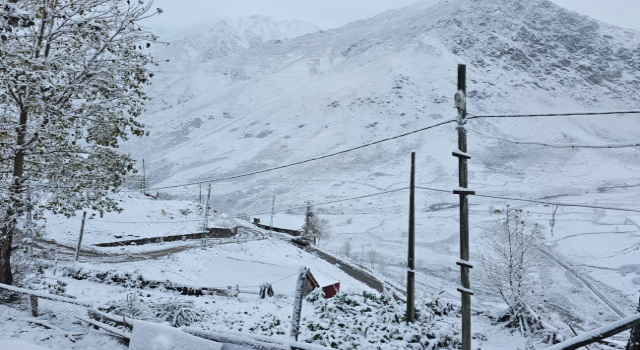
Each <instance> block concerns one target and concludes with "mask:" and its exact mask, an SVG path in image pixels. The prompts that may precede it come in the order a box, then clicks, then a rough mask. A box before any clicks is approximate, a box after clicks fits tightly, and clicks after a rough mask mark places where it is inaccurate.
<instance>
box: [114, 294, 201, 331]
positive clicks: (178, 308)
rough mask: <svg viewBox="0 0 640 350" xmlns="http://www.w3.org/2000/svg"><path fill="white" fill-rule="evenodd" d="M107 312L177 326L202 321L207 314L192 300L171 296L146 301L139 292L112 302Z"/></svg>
mask: <svg viewBox="0 0 640 350" xmlns="http://www.w3.org/2000/svg"><path fill="white" fill-rule="evenodd" d="M107 312H110V313H113V314H116V315H124V316H125V317H129V318H132V319H136V320H147V321H152V322H159V323H160V322H169V324H170V325H171V326H173V327H176V328H178V327H182V326H190V325H192V324H194V323H196V322H201V321H203V320H204V319H205V316H206V313H205V312H204V311H203V310H200V309H198V308H196V307H195V305H194V303H193V301H191V300H183V299H178V298H171V299H168V300H167V301H163V300H162V299H160V300H158V301H153V300H150V301H145V300H143V299H142V298H141V294H139V293H129V294H128V295H127V297H126V298H125V299H124V300H118V301H114V302H112V303H111V305H110V307H109V309H108V310H107Z"/></svg>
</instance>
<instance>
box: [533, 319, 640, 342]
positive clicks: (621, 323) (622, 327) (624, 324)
mask: <svg viewBox="0 0 640 350" xmlns="http://www.w3.org/2000/svg"><path fill="white" fill-rule="evenodd" d="M637 325H640V314H637V315H633V316H629V317H626V318H623V319H621V320H618V321H615V322H612V323H609V324H608V325H605V326H602V327H600V328H596V329H594V330H592V331H589V332H587V333H584V334H581V335H579V336H577V337H573V338H571V339H569V340H567V341H563V342H562V343H559V344H556V345H553V346H550V347H548V348H546V349H545V350H574V349H579V348H581V347H583V346H585V345H589V344H592V343H596V342H599V341H601V340H603V339H605V338H608V337H610V336H613V335H616V334H618V333H621V332H624V331H626V330H627V329H630V328H632V327H634V326H637Z"/></svg>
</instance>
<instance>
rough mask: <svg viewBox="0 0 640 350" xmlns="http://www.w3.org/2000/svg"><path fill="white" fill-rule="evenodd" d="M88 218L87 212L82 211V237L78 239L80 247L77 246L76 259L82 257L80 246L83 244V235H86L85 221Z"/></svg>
mask: <svg viewBox="0 0 640 350" xmlns="http://www.w3.org/2000/svg"><path fill="white" fill-rule="evenodd" d="M86 219H87V212H86V211H85V212H84V213H82V225H81V226H80V238H79V239H78V247H77V248H76V261H78V259H79V258H80V247H81V246H82V236H83V235H84V221H85V220H86Z"/></svg>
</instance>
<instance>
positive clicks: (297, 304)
mask: <svg viewBox="0 0 640 350" xmlns="http://www.w3.org/2000/svg"><path fill="white" fill-rule="evenodd" d="M306 278H307V268H306V267H304V266H303V267H300V270H299V271H298V282H297V283H296V295H295V298H294V300H293V316H291V332H290V334H289V336H290V337H291V339H293V340H295V341H298V334H300V314H301V313H302V299H304V281H305V279H306Z"/></svg>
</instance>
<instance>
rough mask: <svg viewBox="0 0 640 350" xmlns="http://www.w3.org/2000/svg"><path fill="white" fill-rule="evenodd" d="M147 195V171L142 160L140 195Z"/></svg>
mask: <svg viewBox="0 0 640 350" xmlns="http://www.w3.org/2000/svg"><path fill="white" fill-rule="evenodd" d="M145 193H147V169H146V168H145V166H144V159H143V160H142V194H145Z"/></svg>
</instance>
